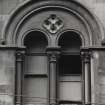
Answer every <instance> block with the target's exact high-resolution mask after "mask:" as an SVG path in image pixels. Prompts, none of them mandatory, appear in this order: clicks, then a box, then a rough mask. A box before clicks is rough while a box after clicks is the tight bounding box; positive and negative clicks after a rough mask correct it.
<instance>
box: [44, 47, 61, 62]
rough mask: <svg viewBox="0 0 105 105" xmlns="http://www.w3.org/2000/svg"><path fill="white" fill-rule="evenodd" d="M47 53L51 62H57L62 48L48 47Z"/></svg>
mask: <svg viewBox="0 0 105 105" xmlns="http://www.w3.org/2000/svg"><path fill="white" fill-rule="evenodd" d="M46 52H47V55H48V56H49V59H50V62H56V61H57V58H58V57H59V55H60V47H47V49H46Z"/></svg>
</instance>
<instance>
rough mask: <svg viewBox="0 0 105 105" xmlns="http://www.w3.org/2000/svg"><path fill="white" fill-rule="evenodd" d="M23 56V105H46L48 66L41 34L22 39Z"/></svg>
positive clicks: (29, 35) (31, 34)
mask: <svg viewBox="0 0 105 105" xmlns="http://www.w3.org/2000/svg"><path fill="white" fill-rule="evenodd" d="M24 45H25V46H26V48H27V51H26V56H25V69H24V86H23V96H24V97H23V103H24V105H31V104H32V105H36V104H38V105H41V104H47V99H48V96H47V90H48V88H47V83H48V82H47V81H48V71H47V70H48V67H47V66H48V65H47V56H46V54H45V50H46V46H47V45H48V42H47V39H46V37H45V35H44V34H43V33H42V32H39V31H33V32H30V33H29V34H28V35H27V36H26V37H25V39H24Z"/></svg>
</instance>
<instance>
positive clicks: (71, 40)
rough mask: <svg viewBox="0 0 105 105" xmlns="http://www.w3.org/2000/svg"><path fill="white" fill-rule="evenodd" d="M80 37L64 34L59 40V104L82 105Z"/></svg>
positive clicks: (71, 32)
mask: <svg viewBox="0 0 105 105" xmlns="http://www.w3.org/2000/svg"><path fill="white" fill-rule="evenodd" d="M81 45H82V42H81V38H80V35H78V34H77V33H76V32H73V31H68V32H64V33H63V34H62V35H61V37H60V39H59V46H61V56H60V58H59V60H58V63H59V64H58V75H59V85H58V88H59V93H58V97H59V100H60V101H59V103H60V104H69V105H81V103H82V63H81V58H80V46H81Z"/></svg>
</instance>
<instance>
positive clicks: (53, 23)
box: [43, 14, 64, 34]
mask: <svg viewBox="0 0 105 105" xmlns="http://www.w3.org/2000/svg"><path fill="white" fill-rule="evenodd" d="M63 26H64V24H63V21H62V20H61V19H60V18H59V17H58V16H57V15H56V14H51V15H50V16H49V17H48V18H47V19H46V20H44V23H43V27H44V28H45V29H46V30H47V31H48V32H50V33H51V34H55V33H57V32H58V31H59V30H60V29H61V28H62V27H63Z"/></svg>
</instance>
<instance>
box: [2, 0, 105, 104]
mask: <svg viewBox="0 0 105 105" xmlns="http://www.w3.org/2000/svg"><path fill="white" fill-rule="evenodd" d="M36 1H39V2H40V3H38V4H37V3H35V2H36ZM42 1H43V3H41V0H0V44H1V45H0V105H21V104H20V103H21V87H22V86H21V84H22V83H21V81H20V78H21V79H22V77H21V72H19V67H17V63H18V65H20V66H21V65H22V61H23V58H22V57H23V55H24V52H25V48H24V44H23V38H24V37H25V36H26V34H28V33H30V32H31V31H33V30H34V28H35V29H36V31H39V29H41V30H44V31H43V32H42V33H44V32H45V33H47V34H48V35H46V36H47V38H48V40H49V42H48V45H49V46H48V47H51V48H48V54H49V55H50V56H51V57H52V58H51V59H53V60H52V61H51V62H56V54H57V55H58V54H59V48H57V47H58V40H59V37H60V34H62V33H64V32H65V31H67V30H68V31H75V32H77V33H78V34H79V35H80V34H81V39H82V40H83V44H82V48H81V52H83V53H84V52H88V53H91V54H90V58H89V59H90V64H91V66H90V70H91V74H90V78H91V86H90V87H91V90H89V89H87V88H86V92H91V94H88V93H87V95H90V96H91V99H86V101H89V102H90V100H91V102H90V103H91V104H90V103H89V105H105V48H104V45H105V40H104V39H105V32H104V28H105V0H67V2H71V1H73V3H72V2H71V3H70V4H66V0H61V1H63V2H56V1H55V0H51V3H49V2H46V3H45V4H44V1H46V0H42ZM48 1H50V0H48ZM58 1H60V0H58ZM54 2H55V4H54ZM57 3H58V4H59V3H60V4H59V5H60V6H61V7H62V8H60V7H59V6H58V7H59V8H58V7H57V6H56V7H54V8H55V9H54V10H53V9H52V7H53V6H54V5H58V4H57ZM63 3H64V6H65V5H66V6H67V7H68V8H69V6H70V8H69V9H68V10H66V8H63ZM47 4H48V5H47ZM52 4H53V6H52V7H51V5H52ZM37 5H38V6H39V7H41V5H43V6H42V7H41V8H39V7H38V6H37ZM44 5H46V7H45V8H44V9H45V10H44V9H42V8H43V7H44ZM49 5H50V7H47V6H49ZM37 8H38V12H36V11H37ZM46 8H47V9H46ZM60 9H61V10H60ZM54 14H56V15H58V16H55V17H56V19H55V20H54V21H51V18H53V16H52V15H54ZM23 17H24V18H23ZM46 20H48V21H47V22H49V21H50V22H51V24H50V27H49V25H48V26H47V25H46V24H47V23H44V22H46ZM55 21H56V22H59V21H60V22H61V23H59V24H60V25H59V24H58V25H56V22H55ZM52 26H53V27H52ZM54 26H56V27H55V28H57V29H56V30H54ZM51 27H52V28H51ZM64 30H65V31H64ZM34 31H35V30H34ZM59 31H61V32H59ZM52 52H53V54H52ZM17 53H18V54H17ZM55 53H56V54H55ZM19 54H20V55H19ZM54 54H55V55H54ZM17 57H18V58H17ZM54 57H55V58H54ZM20 62H21V63H20ZM51 66H53V67H52V68H53V69H55V68H54V67H55V66H56V65H55V64H53V63H51ZM20 68H21V67H20ZM52 68H51V69H52ZM21 69H22V68H21ZM87 69H88V68H87ZM16 70H18V73H17V71H16ZM53 71H54V70H53ZM18 75H19V76H18ZM52 78H53V77H52ZM55 81H56V80H55ZM52 84H53V85H54V84H56V83H54V81H53V80H51V86H52ZM17 85H18V86H17ZM87 86H88V85H87ZM16 87H18V89H17V88H16ZM53 89H55V90H56V88H55V87H53ZM53 89H51V91H54V90H53ZM16 95H18V97H19V98H18V99H17V97H16ZM54 95H55V94H54ZM51 97H52V98H54V96H53V95H52V94H51ZM14 100H15V101H16V100H17V102H19V103H17V104H16V102H15V101H14ZM53 102H54V103H55V102H56V100H55V101H53ZM50 104H51V103H50ZM84 104H85V103H84ZM32 105H33V104H32ZM75 105H78V104H75ZM87 105H88V102H87Z"/></svg>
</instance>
